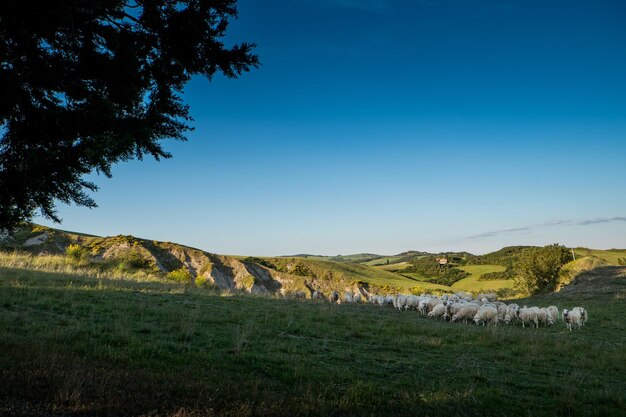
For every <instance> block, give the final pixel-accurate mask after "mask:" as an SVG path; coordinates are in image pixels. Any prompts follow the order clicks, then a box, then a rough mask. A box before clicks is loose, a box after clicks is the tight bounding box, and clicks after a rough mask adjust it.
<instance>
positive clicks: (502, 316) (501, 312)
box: [497, 303, 509, 321]
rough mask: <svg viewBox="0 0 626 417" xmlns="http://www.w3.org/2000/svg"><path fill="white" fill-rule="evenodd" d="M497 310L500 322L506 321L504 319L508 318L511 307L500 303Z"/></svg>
mask: <svg viewBox="0 0 626 417" xmlns="http://www.w3.org/2000/svg"><path fill="white" fill-rule="evenodd" d="M497 308H498V320H499V321H504V319H505V318H506V312H507V310H508V308H509V307H508V306H507V305H506V304H504V303H500V305H499V306H498V307H497Z"/></svg>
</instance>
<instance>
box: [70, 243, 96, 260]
mask: <svg viewBox="0 0 626 417" xmlns="http://www.w3.org/2000/svg"><path fill="white" fill-rule="evenodd" d="M65 254H66V255H67V257H68V258H70V260H72V261H73V262H77V263H86V262H89V260H90V259H91V253H90V250H89V249H87V248H85V247H82V246H80V245H77V244H75V243H72V244H70V245H69V246H68V247H67V248H65Z"/></svg>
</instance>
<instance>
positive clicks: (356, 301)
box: [352, 294, 361, 303]
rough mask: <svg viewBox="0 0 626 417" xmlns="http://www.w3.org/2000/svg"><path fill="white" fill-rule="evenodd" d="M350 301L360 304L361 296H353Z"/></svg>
mask: <svg viewBox="0 0 626 417" xmlns="http://www.w3.org/2000/svg"><path fill="white" fill-rule="evenodd" d="M352 301H353V302H355V303H360V302H361V294H354V297H353V298H352Z"/></svg>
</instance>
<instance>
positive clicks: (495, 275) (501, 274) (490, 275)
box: [478, 268, 515, 281]
mask: <svg viewBox="0 0 626 417" xmlns="http://www.w3.org/2000/svg"><path fill="white" fill-rule="evenodd" d="M513 278H515V272H513V268H507V269H506V270H504V271H498V272H487V273H486V274H482V275H481V276H480V278H478V280H479V281H497V280H501V279H513Z"/></svg>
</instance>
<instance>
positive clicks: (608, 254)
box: [574, 249, 626, 265]
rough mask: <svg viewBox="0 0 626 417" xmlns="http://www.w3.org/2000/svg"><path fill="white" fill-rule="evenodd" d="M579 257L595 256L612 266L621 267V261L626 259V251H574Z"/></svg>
mask: <svg viewBox="0 0 626 417" xmlns="http://www.w3.org/2000/svg"><path fill="white" fill-rule="evenodd" d="M574 253H576V256H577V257H583V256H595V257H596V258H600V259H603V260H605V261H606V262H608V263H609V264H610V265H619V263H618V260H619V259H626V249H612V250H601V249H574Z"/></svg>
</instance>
